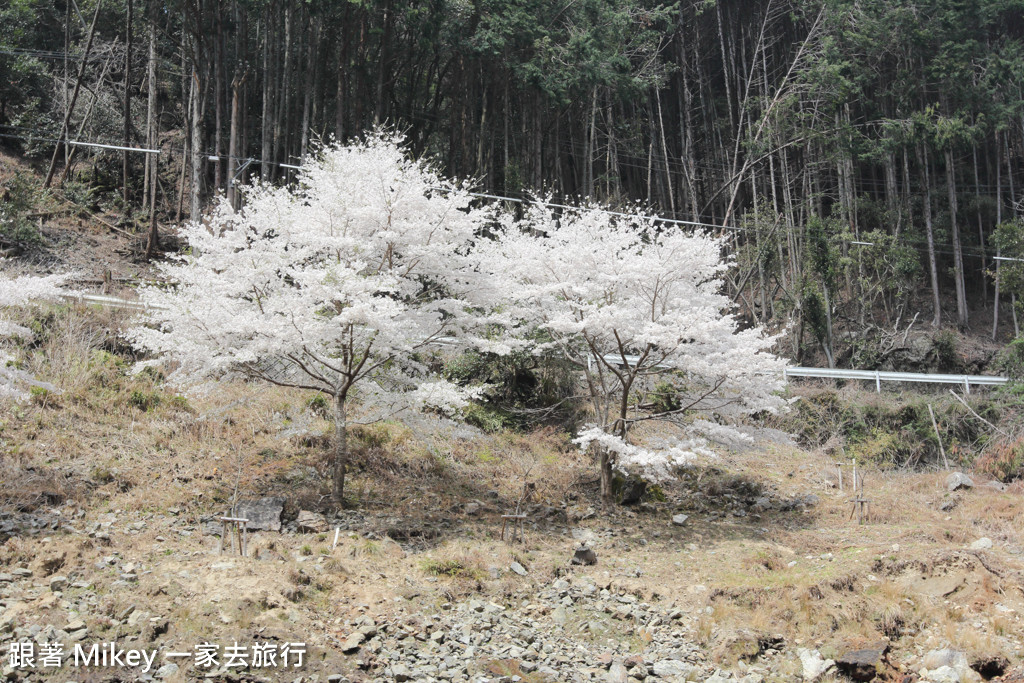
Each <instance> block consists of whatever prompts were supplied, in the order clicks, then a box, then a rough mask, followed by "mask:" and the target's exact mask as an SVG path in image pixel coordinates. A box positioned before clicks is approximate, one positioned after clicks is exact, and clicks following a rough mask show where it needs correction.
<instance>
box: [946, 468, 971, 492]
mask: <svg viewBox="0 0 1024 683" xmlns="http://www.w3.org/2000/svg"><path fill="white" fill-rule="evenodd" d="M973 487H974V481H972V480H971V478H970V477H968V476H967V475H966V474H964V473H963V472H953V473H951V474H950V475H949V476H948V477H946V488H947V489H948V490H950V491H956V490H958V489H969V488H973Z"/></svg>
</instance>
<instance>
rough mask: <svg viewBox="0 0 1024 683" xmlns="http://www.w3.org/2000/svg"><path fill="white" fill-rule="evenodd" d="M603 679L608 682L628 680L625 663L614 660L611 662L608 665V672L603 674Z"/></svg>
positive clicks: (620, 682)
mask: <svg viewBox="0 0 1024 683" xmlns="http://www.w3.org/2000/svg"><path fill="white" fill-rule="evenodd" d="M604 679H605V680H606V681H608V683H626V681H628V680H629V674H628V673H627V672H626V665H625V664H623V663H622V662H620V661H618V660H616V661H614V662H612V665H611V666H610V667H608V673H606V674H605V676H604Z"/></svg>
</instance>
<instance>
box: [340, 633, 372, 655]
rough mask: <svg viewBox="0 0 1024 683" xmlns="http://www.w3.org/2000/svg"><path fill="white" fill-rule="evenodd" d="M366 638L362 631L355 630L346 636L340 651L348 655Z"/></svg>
mask: <svg viewBox="0 0 1024 683" xmlns="http://www.w3.org/2000/svg"><path fill="white" fill-rule="evenodd" d="M365 638H366V636H364V635H363V634H362V633H360V632H359V631H356V632H355V633H351V634H349V636H348V638H346V639H345V641H344V642H343V643H342V644H341V651H342V652H344V653H345V654H347V655H349V654H352V653H353V652H355V651H356V650H358V649H359V646H360V645H362V644H363V640H364V639H365Z"/></svg>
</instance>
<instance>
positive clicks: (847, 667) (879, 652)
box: [836, 640, 889, 681]
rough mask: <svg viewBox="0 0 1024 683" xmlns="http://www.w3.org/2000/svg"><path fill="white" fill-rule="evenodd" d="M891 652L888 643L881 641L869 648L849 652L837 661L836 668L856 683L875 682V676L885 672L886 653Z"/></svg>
mask: <svg viewBox="0 0 1024 683" xmlns="http://www.w3.org/2000/svg"><path fill="white" fill-rule="evenodd" d="M888 650H889V642H888V641H885V640H883V641H879V642H878V643H875V644H873V645H869V646H868V647H863V648H859V649H856V650H847V651H846V652H844V653H843V654H842V655H840V656H839V659H837V660H836V668H838V669H839V671H840V672H841V673H844V674H846V675H847V676H849V677H850V678H852V679H853V680H855V681H870V680H874V678H875V676H877V675H879V674H880V673H882V671H884V670H885V653H886V652H888Z"/></svg>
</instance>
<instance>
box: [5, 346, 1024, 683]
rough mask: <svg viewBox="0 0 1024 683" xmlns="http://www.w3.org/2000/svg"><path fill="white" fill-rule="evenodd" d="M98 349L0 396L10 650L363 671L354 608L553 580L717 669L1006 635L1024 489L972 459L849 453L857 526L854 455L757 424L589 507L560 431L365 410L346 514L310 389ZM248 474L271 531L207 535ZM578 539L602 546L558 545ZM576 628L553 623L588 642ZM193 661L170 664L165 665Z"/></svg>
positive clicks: (993, 666) (383, 619)
mask: <svg viewBox="0 0 1024 683" xmlns="http://www.w3.org/2000/svg"><path fill="white" fill-rule="evenodd" d="M96 353H103V352H96ZM58 360H59V359H58V358H56V357H53V358H51V359H50V361H49V362H50V363H53V364H56V363H58ZM92 364H93V367H92V369H91V370H89V371H88V372H86V373H85V375H84V376H83V375H82V374H81V373H82V371H81V369H79V370H78V371H76V373H77V374H71V373H70V371H69V375H68V377H66V378H65V380H66V381H65V386H66V385H67V384H68V380H70V378H71V377H77V378H78V379H77V381H76V382H77V383H76V382H70V384H71V386H70V387H69V389H68V390H66V391H65V393H63V394H61V395H58V396H43V397H40V396H36V397H35V398H34V400H33V401H32V402H31V403H29V404H25V405H20V406H17V405H7V406H5V407H4V417H3V420H2V425H0V447H2V452H3V458H2V463H3V479H4V486H5V489H6V491H7V494H6V496H5V498H6V500H4V503H5V504H4V507H3V515H2V516H0V539H2V545H0V575H3V576H0V608H2V611H0V640H2V641H4V642H3V646H4V648H5V650H6V648H7V647H8V646H9V645H8V644H9V643H11V642H14V641H16V640H18V639H19V637H20V638H22V639H24V638H25V637H29V638H36V639H37V640H39V638H40V637H44V636H47V635H49V636H53V635H56V636H57V637H63V636H69V637H70V638H71V639H72V641H73V642H85V643H92V642H107V641H113V640H117V641H124V642H129V643H137V644H139V646H140V647H141V646H146V647H152V648H155V649H158V650H159V651H160V653H161V661H165V660H164V659H163V658H162V657H163V655H165V654H166V653H167V652H174V651H176V650H181V649H182V648H184V649H186V650H188V649H191V648H192V647H193V646H195V645H196V644H198V643H201V642H205V641H209V642H213V643H230V642H235V641H237V642H240V643H241V642H253V641H254V640H261V639H263V640H273V641H274V642H278V643H282V642H293V641H294V642H298V641H302V642H305V643H306V644H307V646H308V648H309V651H310V652H309V659H308V660H307V664H306V668H304V669H303V671H302V672H301V674H297V675H306V676H313V675H316V676H318V678H317V679H313V678H309V680H323V679H324V678H325V677H326V676H328V675H337V676H344V677H347V678H348V679H349V680H371V679H374V678H380V677H381V676H382V670H381V669H380V668H379V667H380V662H378V661H376V660H375V658H374V653H373V652H372V651H370V652H367V651H366V650H365V648H363V649H358V648H357V649H356V650H354V651H351V652H348V653H346V652H344V651H343V650H344V647H343V645H344V643H345V642H346V639H347V638H348V637H349V636H351V635H352V633H353V632H354V631H355V630H356V628H357V624H359V623H362V622H360V620H361V619H364V620H365V619H366V618H369V619H370V620H372V621H373V623H375V624H391V625H393V628H405V629H411V631H410V632H413V631H415V630H416V629H417V628H420V627H421V624H422V620H423V618H424V617H426V618H427V619H428V621H429V618H430V615H432V614H434V613H436V612H438V611H439V610H449V609H452V606H460V605H464V604H466V603H467V601H472V600H481V601H485V602H486V603H487V604H491V603H494V604H497V605H503V606H504V607H505V608H507V609H523V606H522V604H521V601H525V602H528V601H529V600H528V598H529V596H531V595H533V594H540V592H542V590H543V589H544V588H545V587H546V586H549V585H550V584H551V582H552V581H556V580H558V578H559V577H563V576H569V577H573V580H574V581H577V580H582V579H584V578H585V579H587V580H592V581H593V582H595V583H596V585H598V586H601V587H604V588H605V589H606V590H609V591H611V593H612V594H613V595H614V594H624V595H625V594H628V595H635V596H637V597H638V598H639V599H641V600H643V601H644V602H645V604H647V603H649V604H650V605H652V606H655V607H657V608H658V609H663V610H666V611H672V610H678V611H679V612H680V613H681V614H682V615H684V616H683V618H682V619H680V620H679V621H678V622H675V625H674V626H673V627H672V629H673V630H672V634H673V637H676V638H679V639H683V640H685V641H686V642H688V643H692V644H694V645H695V646H696V647H697V648H699V649H700V650H702V651H703V652H705V653H706V659H707V665H708V666H709V667H714V668H715V669H721V670H723V671H736V667H737V666H739V667H741V668H745V667H746V666H748V665H750V664H751V663H752V662H756V661H757V659H758V657H759V656H760V655H759V654H758V653H757V652H755V653H754V654H753V657H751V656H749V653H748V654H742V653H740V654H739V655H737V654H736V652H735V651H733V650H731V649H730V648H731V644H732V643H735V642H736V641H737V634H739V635H740V636H742V635H743V634H749V633H750V632H751V631H753V632H754V633H757V634H768V635H770V636H771V637H772V638H776V637H777V638H778V641H777V642H782V643H784V644H785V645H783V646H779V647H776V648H775V649H780V648H781V650H782V651H783V652H786V651H789V652H795V651H796V650H798V649H800V648H809V649H814V650H817V651H819V652H820V653H821V655H822V657H824V658H829V659H836V658H839V657H841V656H842V655H843V654H844V652H847V651H849V650H851V649H856V648H857V647H860V646H863V645H865V644H869V643H877V642H879V641H884V642H885V643H886V644H887V646H888V654H887V655H886V657H885V661H884V666H883V667H882V669H883V670H881V672H880V674H881V675H882V676H884V677H885V678H886V679H887V680H898V679H899V678H898V677H899V676H902V675H903V674H905V673H913V672H915V671H917V670H918V669H919V668H920V662H921V659H922V657H923V656H925V655H926V653H928V652H931V651H934V650H939V649H942V648H955V649H957V650H959V651H962V652H964V653H965V654H966V656H967V658H968V659H969V660H970V661H971V662H972V666H974V667H975V669H976V670H981V669H984V667H986V666H988V667H989V668H988V669H985V670H986V671H989V672H990V673H991V674H995V673H1000V672H1003V673H1005V672H1009V671H1011V670H1013V669H1014V668H1015V667H1017V666H1019V664H1020V662H1021V658H1022V656H1024V650H1022V647H1024V644H1022V636H1024V625H1022V623H1021V620H1020V615H1021V613H1022V611H1024V593H1022V588H1021V578H1022V576H1024V574H1022V569H1024V564H1022V557H1021V553H1022V550H1024V547H1022V543H1021V538H1020V528H1021V515H1022V512H1024V505H1022V501H1021V495H1020V493H1021V491H1020V486H1019V485H1015V486H1012V487H1010V488H1009V489H1006V490H999V487H996V486H994V485H992V486H990V485H986V482H984V481H982V480H981V479H980V478H979V479H976V480H975V482H974V484H975V485H974V486H973V487H972V488H967V489H962V490H958V491H955V492H950V491H948V490H947V487H946V485H945V482H946V479H947V476H948V473H947V472H944V471H928V472H882V471H877V470H873V469H871V468H862V470H861V473H862V474H863V478H864V484H863V497H864V498H867V499H870V501H871V502H870V514H869V515H868V516H867V518H866V519H865V520H863V523H858V519H857V516H856V515H855V514H853V504H852V503H851V500H852V498H853V497H854V494H853V493H852V491H851V488H850V487H851V479H852V471H851V466H850V465H849V464H845V466H844V467H843V477H844V484H843V489H842V490H840V488H839V482H838V473H839V468H837V466H836V462H835V461H834V460H833V459H832V458H831V457H828V456H825V455H823V454H821V453H814V452H807V451H804V450H801V449H800V448H799V447H796V446H795V445H793V444H792V443H791V442H788V439H785V438H776V437H777V435H774V436H773V435H772V434H771V433H766V436H768V437H769V438H767V439H764V440H762V441H761V442H760V443H758V444H757V446H756V447H752V448H746V449H743V451H742V452H728V451H724V452H723V453H722V454H721V457H720V458H719V459H717V460H715V461H711V462H709V463H706V464H705V465H703V466H700V467H696V468H693V469H692V470H689V471H687V472H685V473H684V474H683V476H682V477H681V478H680V480H679V481H677V482H674V483H673V484H671V485H667V486H664V487H661V488H659V489H656V490H655V491H653V494H649V496H648V499H647V500H646V501H643V502H639V503H637V504H635V505H632V506H616V507H614V508H610V509H604V508H602V506H600V505H599V504H597V503H596V500H597V497H596V481H595V479H596V470H595V469H594V466H593V464H592V463H590V462H589V460H588V459H587V458H586V457H585V456H583V455H582V454H580V453H578V452H577V451H576V450H575V448H574V447H572V445H571V444H570V443H569V442H568V439H567V437H566V436H565V435H561V434H558V433H557V432H555V431H553V430H546V431H541V432H538V433H535V434H526V435H522V434H510V433H502V434H491V435H488V434H483V433H480V432H475V431H472V430H468V429H465V428H461V427H454V426H451V425H444V424H441V423H438V424H427V425H422V426H419V427H412V428H411V427H408V426H404V425H402V424H399V423H389V424H385V425H378V426H375V427H372V428H361V431H358V433H357V435H356V441H357V454H356V458H355V468H354V472H353V474H352V475H351V477H350V484H349V496H350V502H351V506H350V507H351V508H352V509H349V510H343V511H338V510H335V509H333V507H332V505H331V504H330V499H329V498H328V497H327V496H325V495H324V494H325V492H326V489H325V487H326V486H327V480H326V477H325V476H324V475H325V473H326V472H325V466H324V462H323V460H324V456H323V450H324V449H323V439H322V437H320V436H319V434H320V433H321V432H323V431H326V424H325V423H322V422H318V421H317V420H318V418H316V417H315V416H311V415H310V414H309V410H308V408H307V401H308V397H304V396H303V395H301V394H300V393H297V392H289V391H285V390H277V389H275V390H271V391H266V390H263V389H261V388H257V387H251V386H245V385H237V386H234V387H232V388H230V391H227V392H224V391H221V392H218V394H217V395H216V396H208V397H206V398H187V399H186V398H183V397H176V396H171V397H169V396H167V395H165V394H161V393H160V390H158V389H157V388H156V384H155V383H154V384H150V385H147V384H145V382H147V381H150V380H147V379H145V378H141V379H140V378H134V379H128V378H127V376H126V375H125V374H124V372H123V368H120V366H118V365H117V364H111V361H109V359H104V358H99V359H98V360H97V359H96V358H95V356H94V360H93V362H92ZM58 379H60V378H58ZM147 392H152V393H147ZM146 396H161V397H162V398H160V399H152V400H151V401H149V402H147V399H146ZM527 482H530V483H533V484H534V485H535V491H536V492H535V494H534V496H533V498H532V499H531V503H530V504H529V506H528V507H527V510H528V522H527V525H526V531H525V538H524V539H523V540H522V542H518V541H517V542H509V541H508V540H504V541H503V540H501V538H500V536H501V527H502V518H501V515H502V514H503V513H508V512H510V511H511V510H512V509H513V508H514V507H515V503H516V501H517V500H518V498H519V496H520V495H521V492H522V490H523V486H524V484H526V483H527ZM263 495H280V496H283V497H284V498H286V503H285V506H284V522H285V523H284V529H283V531H282V532H257V533H255V534H252V535H251V536H250V538H249V541H248V551H249V552H248V555H249V556H248V557H238V556H237V554H235V553H231V552H227V553H224V554H221V553H220V552H219V550H218V547H219V544H220V537H219V536H218V535H216V531H217V528H216V525H212V526H211V521H212V520H213V517H214V516H215V515H220V514H224V513H226V512H228V511H229V509H230V507H231V503H232V501H233V500H235V499H236V498H253V497H259V496H263ZM302 510H306V511H310V512H318V513H322V514H324V515H325V519H324V526H323V527H322V530H321V531H309V530H299V529H296V528H295V522H294V520H295V518H296V516H297V515H298V513H299V512H300V511H302ZM680 514H682V515H685V516H686V519H685V520H681V518H678V517H677V518H676V522H673V517H674V516H676V515H680ZM335 529H339V531H338V538H339V540H338V543H337V545H336V546H335V544H334V535H335ZM581 543H585V544H587V545H589V546H590V547H591V548H593V550H594V551H595V552H596V554H597V558H598V560H597V563H596V565H593V566H580V567H573V566H571V565H570V563H569V561H570V558H571V557H572V556H573V550H574V549H575V548H576V547H578V546H579V545H580V544H581ZM513 564H515V565H518V567H519V569H520V570H522V571H521V572H519V571H516V570H515V569H514V568H513ZM19 570H20V571H19ZM55 577H56V578H55ZM446 605H447V607H446ZM652 609H653V608H652ZM548 613H550V610H548ZM78 620H81V622H82V623H81V624H76V623H75V622H76V621H78ZM570 621H571V620H570ZM48 626H50V627H52V629H51V630H49V631H47V627H48ZM584 626H587V625H586V624H582V625H581V624H575V627H576V628H577V629H578V632H577V631H573V630H572V628H570V627H573V624H572V623H570V624H569V626H566V627H564V628H563V631H562V637H563V638H567V639H568V640H569V641H573V640H574V639H577V638H582V637H583V635H585V634H584V633H583V631H582V630H579V629H583V628H584ZM71 627H76V628H74V629H71ZM69 629H71V630H69ZM40 633H42V634H43V635H42V636H40ZM424 633H426V631H424ZM645 633H646V632H645V631H644V629H643V627H642V626H641V625H639V624H637V625H634V626H632V627H630V628H629V629H626V630H625V631H623V632H622V633H621V642H618V644H613V646H614V647H620V646H621V647H623V648H625V650H624V651H626V650H628V651H630V652H634V653H635V654H638V655H641V656H643V655H644V653H645V648H648V647H649V646H650V647H653V645H650V644H649V643H645V635H644V634H645ZM76 638H77V639H78V640H74V639H76ZM39 642H42V641H39ZM591 645H592V643H591ZM773 652H774V650H773ZM378 654H379V653H378ZM489 656H491V655H489V654H488V653H486V652H485V651H481V653H480V655H479V658H480V659H481V661H485V660H486V661H490V660H488V659H487V657H489ZM493 656H494V657H497V655H496V654H495V655H493ZM378 658H379V657H378ZM502 661H504V660H502ZM5 664H6V661H5ZM788 666H790V668H786V666H782V665H781V664H772V665H771V667H769V669H767V670H766V671H767V674H768V675H767V676H766V678H767V680H793V677H796V676H797V675H798V674H797V673H795V672H794V670H793V669H792V666H793V664H792V662H790V664H789V665H788ZM780 667H781V668H780ZM710 670H711V669H709V671H710ZM105 671H106V672H107V673H106V674H105V675H107V676H109V675H111V674H110V670H105ZM69 673H71V672H68V671H60V672H53V673H52V675H51V673H49V672H41V671H36V672H33V673H31V674H29V676H28V678H30V679H35V678H40V677H42V678H47V679H50V678H52V679H53V680H66V679H68V678H69V675H68V674H69ZM165 673H166V672H165ZM229 673H230V674H231V675H235V674H234V673H233V672H225V673H224V675H228V674H229ZM7 675H9V676H10V677H13V678H17V677H18V676H19V675H21V676H23V677H24V674H23V673H19V672H15V671H13V670H11V668H10V667H8V671H7ZM203 675H205V672H204V671H201V670H197V669H194V668H188V667H185V666H183V667H182V668H181V669H180V670H179V671H176V672H172V674H168V675H167V676H166V677H167V678H168V679H170V680H184V679H186V678H191V677H192V676H196V677H202V676H203ZM533 675H537V674H533ZM652 675H653V674H652ZM829 675H833V674H829ZM787 676H789V678H787ZM73 677H74V678H75V680H83V672H82V671H79V672H75V673H73ZM773 677H774V678H773ZM243 678H244V675H243ZM256 678H258V677H256ZM264 678H266V676H265V675H264ZM270 679H273V680H277V678H275V677H274V676H271V677H270ZM385 679H386V678H385ZM521 679H522V680H530V679H527V678H522V676H521ZM85 680H91V679H88V678H86V679H85ZM96 680H100V679H99V678H97V679H96ZM108 680H109V678H108ZM121 680H135V679H134V678H131V677H129V678H122V679H121ZM254 680H255V678H254ZM288 680H294V676H293V677H291V678H289V679H288ZM334 680H342V679H341V678H335V679H334ZM536 680H541V679H536ZM544 680H547V679H544ZM651 680H656V678H652V679H651Z"/></svg>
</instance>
